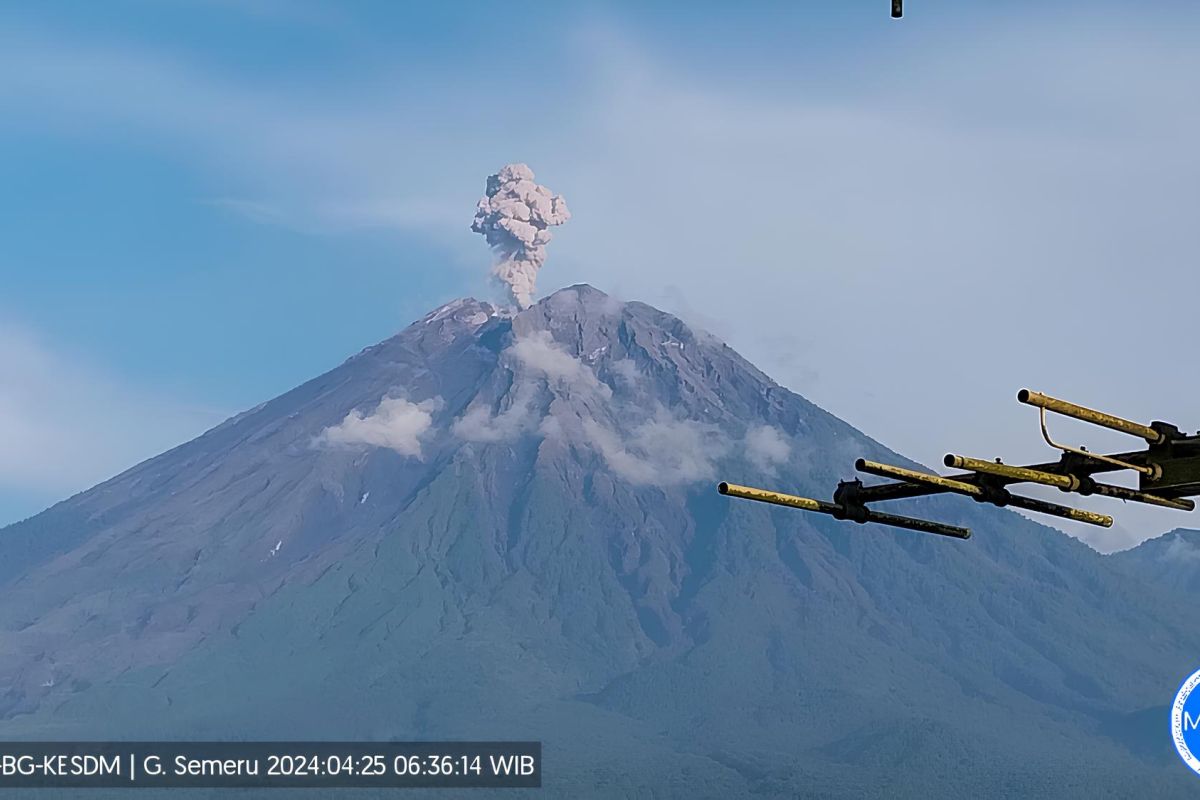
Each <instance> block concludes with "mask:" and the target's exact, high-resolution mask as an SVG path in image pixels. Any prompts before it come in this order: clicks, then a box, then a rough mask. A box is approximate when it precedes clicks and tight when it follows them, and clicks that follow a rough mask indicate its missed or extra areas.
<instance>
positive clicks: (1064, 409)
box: [1017, 389, 1166, 444]
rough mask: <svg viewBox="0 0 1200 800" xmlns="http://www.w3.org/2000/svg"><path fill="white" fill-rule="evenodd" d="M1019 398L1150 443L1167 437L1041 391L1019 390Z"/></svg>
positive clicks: (1153, 430) (1147, 426)
mask: <svg viewBox="0 0 1200 800" xmlns="http://www.w3.org/2000/svg"><path fill="white" fill-rule="evenodd" d="M1017 400H1018V401H1019V402H1021V403H1025V404H1026V405H1030V406H1035V407H1037V408H1044V409H1046V410H1047V411H1053V412H1054V413H1055V414H1062V415H1063V416H1066V417H1074V418H1075V419H1078V420H1083V421H1084V422H1090V423H1092V424H1093V425H1100V426H1101V427H1104V428H1109V429H1111V430H1114V431H1120V432H1121V433H1128V434H1130V435H1131V436H1139V437H1141V438H1143V439H1145V440H1146V441H1147V442H1149V443H1150V444H1160V443H1161V442H1163V441H1164V440H1165V439H1166V437H1165V436H1164V435H1163V434H1162V433H1160V432H1159V431H1156V430H1155V429H1154V428H1151V427H1150V426H1149V425H1142V424H1141V423H1140V422H1131V421H1130V420H1127V419H1122V418H1121V417H1114V416H1113V415H1112V414H1105V413H1104V412H1103V411H1093V410H1092V409H1090V408H1084V407H1083V406H1077V405H1075V404H1074V403H1068V402H1067V401H1066V400H1059V399H1058V398H1055V397H1050V396H1048V395H1044V394H1042V393H1041V392H1031V391H1030V390H1028V389H1022V390H1021V391H1019V392H1017Z"/></svg>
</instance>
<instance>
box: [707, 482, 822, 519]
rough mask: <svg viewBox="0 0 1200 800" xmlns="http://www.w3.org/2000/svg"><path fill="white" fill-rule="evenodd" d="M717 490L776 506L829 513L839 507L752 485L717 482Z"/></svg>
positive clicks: (731, 495)
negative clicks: (756, 487)
mask: <svg viewBox="0 0 1200 800" xmlns="http://www.w3.org/2000/svg"><path fill="white" fill-rule="evenodd" d="M717 491H718V492H720V493H721V494H727V495H729V496H730V497H740V498H742V499H743V500H757V501H758V502H760V503H772V504H774V505H777V506H788V507H789V508H799V509H802V510H804V511H820V512H824V513H826V514H831V513H833V510H834V509H838V508H840V506H837V505H835V504H833V503H823V502H821V501H820V500H813V499H811V498H808V497H797V496H796V495H794V494H783V493H781V492H768V491H767V490H766V489H755V488H754V487H752V486H738V485H737V484H736V483H724V482H722V483H719V484H717Z"/></svg>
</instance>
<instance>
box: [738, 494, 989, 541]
mask: <svg viewBox="0 0 1200 800" xmlns="http://www.w3.org/2000/svg"><path fill="white" fill-rule="evenodd" d="M717 491H718V492H720V493H721V494H724V495H729V496H730V497H740V498H742V499H744V500H757V501H758V502H760V503H771V504H773V505H777V506H787V507H788V508H799V509H802V510H804V511H816V512H818V513H821V514H829V515H830V516H832V517H836V518H837V519H847V520H852V521H854V522H877V523H879V524H880V525H890V526H892V527H893V528H906V529H908V530H913V531H920V532H922V533H936V534H938V535H939V536H950V537H953V538H955V539H970V538H971V531H970V530H969V529H967V528H960V527H958V526H956V525H943V524H942V523H940V522H930V521H928V520H924V519H914V518H912V517H901V516H897V515H896V514H885V513H883V512H880V511H872V510H871V509H869V508H866V507H862V508H857V509H855V513H851V512H849V511H848V510H847V509H846V508H844V507H843V506H840V505H838V504H837V503H826V502H824V501H821V500H813V499H812V498H809V497H797V496H796V495H791V494H782V493H781V492H768V491H766V490H765V489H755V488H753V487H750V486H739V485H737V484H736V483H725V482H721V483H719V484H717Z"/></svg>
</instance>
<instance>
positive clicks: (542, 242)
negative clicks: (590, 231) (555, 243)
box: [471, 164, 571, 308]
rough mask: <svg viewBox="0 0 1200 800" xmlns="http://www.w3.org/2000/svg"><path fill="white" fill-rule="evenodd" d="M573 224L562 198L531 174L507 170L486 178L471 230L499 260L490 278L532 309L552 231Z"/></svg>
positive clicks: (509, 167)
mask: <svg viewBox="0 0 1200 800" xmlns="http://www.w3.org/2000/svg"><path fill="white" fill-rule="evenodd" d="M570 218H571V212H570V211H568V210H567V202H566V201H565V200H563V198H562V195H557V194H552V193H551V192H550V190H549V189H547V188H546V187H545V186H539V185H538V184H536V183H534V182H533V170H531V169H530V168H529V167H527V166H526V165H524V164H509V165H507V166H505V167H504V168H503V169H501V170H500V171H499V172H497V173H496V174H495V175H492V176H490V177H488V180H487V194H486V196H484V197H483V198H482V199H481V200H480V201H479V205H478V207H477V208H476V210H475V220H474V221H473V222H472V223H471V230H473V231H474V232H475V233H481V234H483V236H484V238H485V239H487V243H488V244H489V245H490V246H491V248H492V249H493V250H494V251H496V254H497V255H498V256H499V258H500V260H499V262H498V263H497V264H496V266H495V268H494V269H493V270H492V274H493V275H495V276H496V278H497V279H498V280H499V281H500V282H501V283H503V284H504V285H505V286H507V287H508V290H509V292H510V293H511V294H512V297H513V300H515V301H516V303H517V305H518V306H520V307H521V308H528V307H529V306H530V305H531V304H532V303H533V293H534V287H535V284H536V282H537V273H538V270H539V269H541V267H542V264H544V263H546V245H547V244H548V243H549V242H550V239H551V238H552V237H551V234H550V230H549V229H550V228H551V227H552V226H554V225H562V224H563V223H564V222H566V221H567V220H569V219H570Z"/></svg>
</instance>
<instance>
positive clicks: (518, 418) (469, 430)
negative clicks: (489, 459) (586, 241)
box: [450, 382, 539, 444]
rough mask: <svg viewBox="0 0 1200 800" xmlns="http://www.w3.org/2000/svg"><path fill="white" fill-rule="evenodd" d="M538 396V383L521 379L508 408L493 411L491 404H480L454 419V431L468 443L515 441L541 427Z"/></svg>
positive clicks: (452, 430)
mask: <svg viewBox="0 0 1200 800" xmlns="http://www.w3.org/2000/svg"><path fill="white" fill-rule="evenodd" d="M536 396H537V387H536V386H535V385H534V384H532V383H529V382H518V383H517V384H516V385H515V387H514V389H513V393H512V401H511V404H510V405H509V406H508V407H507V408H504V409H502V410H500V411H497V412H495V413H493V412H492V409H491V408H490V407H489V406H488V405H487V404H485V403H476V404H474V405H472V406H471V407H470V408H468V409H467V411H466V413H464V414H463V415H462V416H461V417H459V418H458V419H457V420H455V421H454V425H453V426H451V429H450V432H451V433H453V434H454V435H455V436H457V437H458V438H460V439H462V440H464V441H467V442H480V443H484V444H494V443H497V442H511V441H513V440H515V439H517V438H518V437H520V436H521V435H522V434H524V433H526V432H527V431H530V430H533V429H535V428H537V427H538V422H539V420H538V417H537V412H536V410H535V409H534V406H533V404H534V401H535V400H536Z"/></svg>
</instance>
